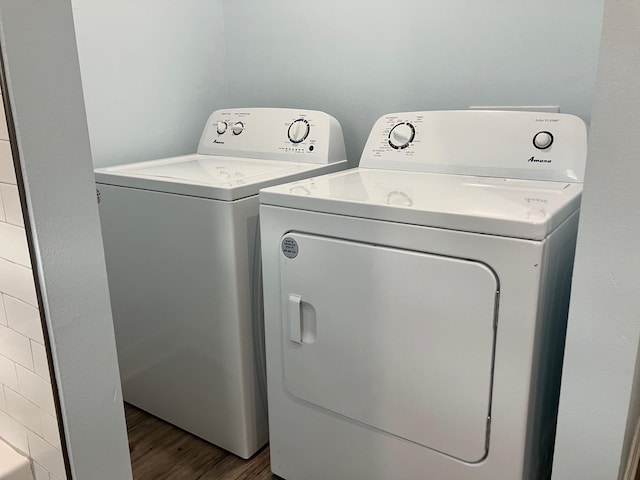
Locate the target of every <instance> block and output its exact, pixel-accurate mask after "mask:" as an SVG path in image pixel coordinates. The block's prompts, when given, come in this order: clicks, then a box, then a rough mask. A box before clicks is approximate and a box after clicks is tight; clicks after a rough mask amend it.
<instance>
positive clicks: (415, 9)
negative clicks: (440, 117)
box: [224, 0, 603, 165]
mask: <svg viewBox="0 0 640 480" xmlns="http://www.w3.org/2000/svg"><path fill="white" fill-rule="evenodd" d="M602 6H603V0H566V1H562V2H559V1H558V0H536V1H525V0H517V1H516V0H488V1H482V2H478V1H477V0H430V1H421V0H394V1H388V2H372V1H371V0H349V1H337V0H328V1H321V2H312V1H308V0H306V1H299V0H269V1H264V0H244V1H235V0H226V1H225V2H224V18H225V31H226V43H227V65H228V76H229V102H230V103H231V104H232V105H237V106H294V107H299V108H315V109H320V110H325V111H327V112H329V113H332V114H333V115H334V116H336V117H337V118H338V119H339V120H340V121H341V123H342V126H343V129H344V132H345V138H346V142H347V154H348V156H349V160H350V162H351V163H352V164H353V165H355V164H356V163H357V162H358V161H359V159H360V158H359V157H360V153H361V151H362V149H363V147H364V143H365V141H366V138H367V135H368V133H369V130H370V129H371V126H372V125H373V123H374V121H375V120H376V119H377V118H378V117H379V116H381V115H383V114H384V113H388V112H395V111H408V110H409V111H410V110H421V109H424V110H432V109H453V108H462V109H466V108H467V107H468V106H469V105H496V104H498V105H548V104H552V105H560V108H561V111H563V112H566V113H573V114H576V115H579V116H580V117H582V118H583V119H584V120H586V121H589V119H590V110H591V99H592V94H593V87H594V83H595V71H596V62H597V55H598V45H599V41H600V24H601V18H602Z"/></svg>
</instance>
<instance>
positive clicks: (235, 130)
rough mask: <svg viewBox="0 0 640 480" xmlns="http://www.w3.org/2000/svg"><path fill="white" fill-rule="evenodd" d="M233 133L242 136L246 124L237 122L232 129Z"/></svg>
mask: <svg viewBox="0 0 640 480" xmlns="http://www.w3.org/2000/svg"><path fill="white" fill-rule="evenodd" d="M231 131H232V132H233V134H234V135H240V134H241V133H242V132H243V131H244V123H242V122H236V123H234V124H233V126H232V127H231Z"/></svg>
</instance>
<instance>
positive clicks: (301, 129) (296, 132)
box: [288, 118, 311, 143]
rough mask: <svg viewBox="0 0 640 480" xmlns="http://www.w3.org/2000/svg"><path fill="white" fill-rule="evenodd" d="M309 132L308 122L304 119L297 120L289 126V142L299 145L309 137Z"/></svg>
mask: <svg viewBox="0 0 640 480" xmlns="http://www.w3.org/2000/svg"><path fill="white" fill-rule="evenodd" d="M310 130H311V128H310V127H309V122H307V121H306V120H305V119H304V118H299V119H298V120H295V121H294V122H293V123H292V124H291V125H289V131H288V135H289V140H291V142H292V143H300V142H302V141H304V139H305V138H307V137H308V136H309V131H310Z"/></svg>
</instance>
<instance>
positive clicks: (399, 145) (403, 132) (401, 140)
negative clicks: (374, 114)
mask: <svg viewBox="0 0 640 480" xmlns="http://www.w3.org/2000/svg"><path fill="white" fill-rule="evenodd" d="M415 136H416V129H415V128H414V126H413V125H412V124H410V123H409V122H403V123H398V124H397V125H396V126H394V127H393V128H392V129H391V131H390V132H389V145H391V146H392V147H393V148H395V149H397V150H402V149H403V148H407V147H408V146H409V144H410V143H411V142H413V139H414V138H415Z"/></svg>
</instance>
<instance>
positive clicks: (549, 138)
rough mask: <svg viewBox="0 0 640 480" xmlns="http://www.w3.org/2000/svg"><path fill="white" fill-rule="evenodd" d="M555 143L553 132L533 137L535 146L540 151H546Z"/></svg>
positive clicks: (541, 133)
mask: <svg viewBox="0 0 640 480" xmlns="http://www.w3.org/2000/svg"><path fill="white" fill-rule="evenodd" d="M552 143H553V135H552V134H551V132H538V133H536V134H535V136H534V137H533V146H534V147H536V148H537V149H539V150H545V149H547V148H549V147H550V146H551V144H552Z"/></svg>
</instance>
